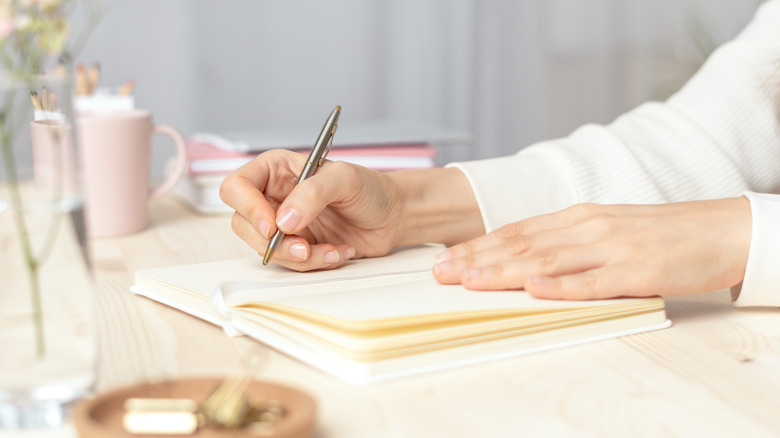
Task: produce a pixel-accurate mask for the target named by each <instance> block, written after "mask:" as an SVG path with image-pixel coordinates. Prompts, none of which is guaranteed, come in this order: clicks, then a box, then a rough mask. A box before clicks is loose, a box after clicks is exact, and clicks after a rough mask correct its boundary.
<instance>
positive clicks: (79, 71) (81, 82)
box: [76, 64, 89, 96]
mask: <svg viewBox="0 0 780 438" xmlns="http://www.w3.org/2000/svg"><path fill="white" fill-rule="evenodd" d="M88 91H89V85H88V84H87V77H86V73H85V72H84V66H83V65H82V64H78V65H77V66H76V95H78V96H83V95H86V94H88Z"/></svg>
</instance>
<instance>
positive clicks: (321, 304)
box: [132, 246, 669, 384]
mask: <svg viewBox="0 0 780 438" xmlns="http://www.w3.org/2000/svg"><path fill="white" fill-rule="evenodd" d="M441 250H442V248H441V247H439V246H420V247H415V248H407V249H403V250H398V251H395V252H393V253H392V254H390V255H388V256H385V257H379V258H371V259H360V260H355V261H353V262H350V263H349V264H348V265H346V266H344V267H341V268H338V269H334V270H327V271H315V272H305V273H299V272H293V271H289V270H287V269H284V268H281V267H279V266H275V265H274V266H265V267H264V266H262V265H261V263H260V260H259V259H258V258H251V259H240V260H229V261H221V262H211V263H201V264H195V265H184V266H173V267H166V268H157V269H148V270H142V271H138V272H136V275H135V285H134V286H133V287H132V291H133V292H135V293H137V294H140V295H144V296H146V297H149V298H151V299H153V300H156V301H159V302H161V303H164V304H167V305H169V306H172V307H175V308H177V309H180V310H182V311H184V312H187V313H190V314H192V315H194V316H197V317H199V318H202V319H204V320H206V321H209V322H211V323H214V324H218V325H220V326H223V327H226V328H227V331H229V332H232V333H237V334H245V335H248V336H251V337H253V338H255V339H257V340H258V341H260V342H262V343H265V344H267V345H269V346H270V347H273V348H275V349H277V350H279V351H281V352H283V353H286V354H288V355H290V356H292V357H294V358H297V359H299V360H301V361H303V362H305V363H308V364H310V365H311V366H313V367H316V368H319V369H321V370H323V371H325V372H327V373H330V374H332V375H334V376H336V377H338V378H340V379H342V380H345V381H347V382H350V383H357V384H360V383H369V382H373V381H377V380H383V379H388V378H394V377H400V376H404V375H409V374H413V373H419V372H425V371H433V370H437V369H443V368H448V367H452V366H459V365H466V364H473V363H478V362H483V361H487V360H494V359H499V358H504V357H510V356H516V355H519V354H523V353H528V352H533V351H540V350H546V349H550V348H555V347H561V346H566V345H572V344H578V343H583V342H588V341H594V340H599V339H605V338H611V337H616V336H621V335H627V334H632V333H638V332H642V331H647V330H653V329H658V328H663V327H668V326H669V321H668V320H667V319H666V314H665V311H664V301H663V299H662V298H643V299H613V300H601V301H551V300H537V299H534V298H532V297H531V296H530V295H528V294H526V293H525V292H522V291H502V292H485V291H469V290H466V289H465V288H463V287H461V286H458V285H441V284H439V283H437V282H436V280H435V279H434V278H433V276H432V274H431V267H432V263H433V259H434V257H435V255H436V254H438V253H439V252H440V251H441Z"/></svg>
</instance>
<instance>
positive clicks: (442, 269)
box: [433, 260, 452, 275]
mask: <svg viewBox="0 0 780 438" xmlns="http://www.w3.org/2000/svg"><path fill="white" fill-rule="evenodd" d="M450 271H452V262H450V261H448V260H444V261H440V262H436V264H435V265H433V273H434V274H436V275H446V274H449V273H450Z"/></svg>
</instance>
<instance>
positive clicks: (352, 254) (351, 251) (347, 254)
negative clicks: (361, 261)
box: [344, 247, 355, 260]
mask: <svg viewBox="0 0 780 438" xmlns="http://www.w3.org/2000/svg"><path fill="white" fill-rule="evenodd" d="M352 257H355V248H352V247H350V248H347V250H346V251H344V259H346V260H349V259H351V258H352Z"/></svg>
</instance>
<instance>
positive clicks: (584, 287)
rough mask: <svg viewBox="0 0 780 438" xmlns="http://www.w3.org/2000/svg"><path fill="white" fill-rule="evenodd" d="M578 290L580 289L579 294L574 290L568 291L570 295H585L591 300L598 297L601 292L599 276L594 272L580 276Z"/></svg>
mask: <svg viewBox="0 0 780 438" xmlns="http://www.w3.org/2000/svg"><path fill="white" fill-rule="evenodd" d="M577 289H579V292H577V291H575V290H573V289H572V290H570V291H568V293H570V294H574V293H577V294H578V295H584V296H587V297H590V298H594V297H598V296H599V291H600V282H599V276H598V274H597V273H595V272H593V271H588V272H583V273H582V274H580V281H579V284H578V285H577Z"/></svg>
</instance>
